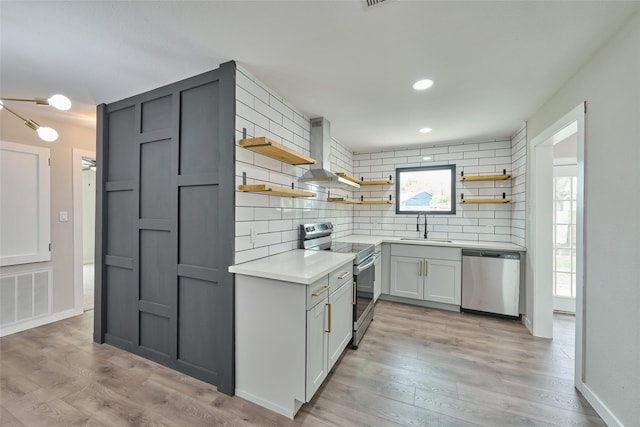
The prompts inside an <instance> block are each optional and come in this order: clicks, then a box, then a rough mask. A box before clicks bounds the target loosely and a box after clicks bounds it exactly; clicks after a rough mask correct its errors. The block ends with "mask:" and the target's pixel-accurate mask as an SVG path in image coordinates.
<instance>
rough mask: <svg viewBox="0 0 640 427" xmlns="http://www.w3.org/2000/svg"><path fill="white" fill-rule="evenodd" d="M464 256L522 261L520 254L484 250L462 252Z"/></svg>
mask: <svg viewBox="0 0 640 427" xmlns="http://www.w3.org/2000/svg"><path fill="white" fill-rule="evenodd" d="M462 256H475V257H483V258H506V259H518V260H519V259H520V254H519V253H518V252H502V251H483V250H468V249H467V250H465V249H463V250H462Z"/></svg>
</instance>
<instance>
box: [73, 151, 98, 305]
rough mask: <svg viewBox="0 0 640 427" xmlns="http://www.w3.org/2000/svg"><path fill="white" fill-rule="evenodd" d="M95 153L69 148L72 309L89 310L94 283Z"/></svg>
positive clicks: (92, 303)
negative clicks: (70, 155)
mask: <svg viewBox="0 0 640 427" xmlns="http://www.w3.org/2000/svg"><path fill="white" fill-rule="evenodd" d="M96 166H97V165H96V153H95V152H93V151H88V150H79V149H74V150H73V248H74V255H73V258H74V290H75V294H74V295H75V304H74V309H75V311H76V312H77V313H82V312H83V311H87V310H93V305H94V284H95V268H94V265H95V219H96V210H95V209H96V182H97V179H96V178H97V170H96Z"/></svg>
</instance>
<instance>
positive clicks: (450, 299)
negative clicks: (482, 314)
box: [389, 245, 462, 305]
mask: <svg viewBox="0 0 640 427" xmlns="http://www.w3.org/2000/svg"><path fill="white" fill-rule="evenodd" d="M461 273H462V252H461V250H460V249H459V248H441V247H434V246H418V245H392V246H391V277H390V292H389V293H390V295H393V296H397V297H403V298H411V299H417V300H423V301H431V302H438V303H444V304H452V305H460V296H461V285H462V276H461Z"/></svg>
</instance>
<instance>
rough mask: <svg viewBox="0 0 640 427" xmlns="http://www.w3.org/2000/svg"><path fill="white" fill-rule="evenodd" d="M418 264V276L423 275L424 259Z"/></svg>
mask: <svg viewBox="0 0 640 427" xmlns="http://www.w3.org/2000/svg"><path fill="white" fill-rule="evenodd" d="M418 266H419V270H418V276H422V260H420V261H418Z"/></svg>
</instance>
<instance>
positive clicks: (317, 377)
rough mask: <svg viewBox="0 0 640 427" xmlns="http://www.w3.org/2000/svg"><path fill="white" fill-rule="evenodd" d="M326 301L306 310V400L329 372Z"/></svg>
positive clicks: (326, 299)
mask: <svg viewBox="0 0 640 427" xmlns="http://www.w3.org/2000/svg"><path fill="white" fill-rule="evenodd" d="M325 301H326V302H325ZM328 301H329V300H328V298H325V299H324V301H323V302H321V303H319V304H317V305H316V306H315V307H313V308H311V309H309V310H307V374H306V376H307V389H306V393H305V396H306V399H307V401H309V400H311V397H312V396H313V395H314V394H315V392H316V390H318V388H319V387H320V385H321V384H322V382H323V381H324V379H325V378H326V377H327V373H328V372H329V363H328V360H329V358H328V357H327V355H328V354H329V350H328V349H329V334H328V333H327V323H328V317H329V316H328V312H327V307H328Z"/></svg>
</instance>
